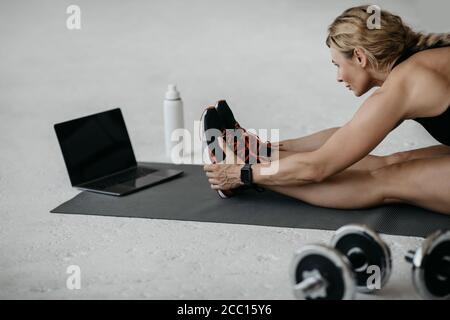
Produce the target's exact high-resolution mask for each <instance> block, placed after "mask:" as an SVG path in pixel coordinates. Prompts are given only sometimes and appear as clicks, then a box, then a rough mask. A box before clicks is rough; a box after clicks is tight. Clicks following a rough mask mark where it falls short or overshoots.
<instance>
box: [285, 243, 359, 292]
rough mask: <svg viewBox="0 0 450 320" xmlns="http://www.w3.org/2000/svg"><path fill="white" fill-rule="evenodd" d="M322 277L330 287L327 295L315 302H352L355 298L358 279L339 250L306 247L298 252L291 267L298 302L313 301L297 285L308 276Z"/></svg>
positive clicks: (317, 246) (326, 290)
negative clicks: (297, 288)
mask: <svg viewBox="0 0 450 320" xmlns="http://www.w3.org/2000/svg"><path fill="white" fill-rule="evenodd" d="M311 274H320V276H321V277H322V278H323V280H324V282H325V283H326V286H325V288H324V294H323V296H319V297H315V298H314V299H315V300H348V299H353V297H354V295H355V291H356V288H355V279H354V277H353V272H352V270H351V267H350V262H349V261H348V260H347V258H346V257H345V256H344V255H342V254H341V253H340V252H338V251H337V250H335V249H333V248H330V247H327V246H324V245H320V244H312V245H306V246H304V247H302V248H301V249H300V250H298V251H297V252H296V253H295V255H294V259H293V261H292V265H291V281H292V283H293V286H294V295H295V296H296V298H298V299H307V300H311V299H313V298H312V297H311V296H307V295H306V296H305V293H304V292H303V291H301V290H296V289H295V286H296V285H298V284H299V283H301V282H302V281H303V280H305V275H306V276H308V275H311Z"/></svg>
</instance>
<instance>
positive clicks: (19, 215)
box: [0, 0, 449, 299]
mask: <svg viewBox="0 0 450 320" xmlns="http://www.w3.org/2000/svg"><path fill="white" fill-rule="evenodd" d="M445 3H446V1H433V2H432V4H431V2H429V1H395V2H392V3H391V2H388V1H380V2H378V4H380V5H381V6H382V7H383V8H387V9H390V10H392V11H395V12H397V13H399V14H401V15H402V16H403V17H404V18H405V19H406V21H408V22H409V23H411V25H413V26H414V27H415V28H417V29H420V30H426V31H436V32H443V31H448V29H449V24H448V19H447V17H446V14H447V13H448V11H449V10H448V9H449V6H448V4H445ZM70 4H72V1H29V2H22V1H21V2H19V1H2V2H0V41H1V49H0V70H1V71H0V298H3V299H5V298H12V299H17V298H25V299H29V298H38V299H51V298H63V299H79V298H87V299H97V298H106V299H126V298H137V299H141V298H142V299H145V298H150V299H165V298H169V299H172V298H174V299H179V298H186V299H197V298H199V299H271V298H274V299H291V298H293V296H292V293H291V290H290V284H289V277H288V269H289V264H290V261H291V257H292V255H293V252H294V251H295V249H297V248H299V247H301V246H302V245H304V244H306V243H310V242H327V241H328V240H329V239H330V237H331V234H332V233H331V232H327V231H319V230H302V229H289V228H268V227H257V226H244V225H242V226H241V225H226V224H211V223H194V222H178V221H163V220H159V221H157V220H145V219H125V218H112V217H111V218H108V217H95V216H90V217H88V216H69V215H56V214H50V213H49V210H51V209H52V208H53V207H55V206H57V205H58V204H60V203H61V202H63V201H65V200H67V199H69V198H71V197H72V196H74V195H75V194H77V191H75V190H73V189H72V188H71V187H70V185H69V180H68V176H67V173H66V170H65V167H64V163H63V159H62V157H61V154H60V150H59V147H58V144H57V141H56V137H55V134H54V131H53V124H54V123H57V122H60V121H64V120H68V119H71V118H74V117H79V116H83V115H86V114H90V113H94V112H98V111H102V110H105V109H108V108H111V107H116V106H118V107H121V108H122V110H123V112H124V116H125V120H126V122H127V125H128V130H129V133H130V136H131V139H132V142H133V145H134V148H135V152H136V155H137V158H138V159H139V160H142V161H165V160H166V158H165V157H164V147H163V144H162V141H163V126H162V99H163V95H164V92H165V89H166V86H167V84H169V83H176V84H177V85H178V87H179V89H180V91H181V94H182V97H183V99H184V103H185V119H186V127H187V128H189V129H190V130H192V128H193V123H194V120H197V119H198V118H199V116H200V113H201V111H202V109H203V107H204V106H206V105H207V104H210V103H214V102H215V100H217V99H218V98H226V99H227V100H228V101H229V103H230V104H231V106H232V107H233V110H235V113H236V114H237V116H238V118H239V120H240V122H241V123H242V124H243V125H245V126H248V127H253V128H280V133H281V138H290V137H295V136H301V135H305V134H308V133H312V132H314V131H316V130H320V129H323V128H326V127H331V126H336V125H342V124H343V123H345V121H347V120H349V118H350V117H351V115H352V114H353V112H354V111H355V110H356V108H357V107H358V106H359V105H360V103H361V102H362V101H363V99H364V97H363V98H355V97H353V96H352V95H351V94H350V93H349V92H348V91H347V90H345V88H343V86H342V85H339V84H337V83H336V81H335V72H336V70H335V69H334V67H333V66H332V65H331V63H330V57H329V53H328V49H327V47H326V46H325V44H324V39H325V35H326V27H327V26H328V25H329V23H330V22H331V21H332V19H333V18H334V17H335V16H337V15H338V14H339V13H340V12H341V11H343V10H344V9H345V8H347V7H349V6H351V5H355V4H359V3H358V2H356V1H339V2H337V1H311V2H306V1H294V0H283V1H167V0H164V1H154V0H152V1H130V2H123V1H87V0H80V1H77V2H76V4H78V5H79V6H80V7H81V10H82V29H81V30H79V31H69V30H67V28H66V18H67V16H68V15H67V14H66V8H67V6H68V5H70ZM434 143H435V141H434V140H433V139H432V138H430V137H429V136H428V135H427V133H426V132H425V131H424V130H423V129H422V128H420V127H419V126H417V125H416V124H414V123H405V124H403V125H402V126H401V127H400V128H398V130H396V131H395V132H394V133H392V134H391V135H390V136H389V137H388V138H387V139H386V140H385V141H384V142H383V143H382V144H381V145H380V146H379V147H378V148H377V149H376V150H375V153H377V154H387V153H391V152H394V151H400V150H406V149H411V148H416V147H420V146H426V145H431V144H434ZM385 239H386V241H387V242H388V243H389V245H390V246H391V249H392V251H393V255H394V273H393V276H392V279H391V281H390V282H389V284H388V286H387V287H386V288H385V290H383V291H382V292H381V293H380V294H379V295H377V296H359V298H380V299H397V298H408V299H415V298H417V296H416V294H415V292H414V289H413V287H412V284H411V281H410V269H409V266H407V264H406V262H404V261H403V258H402V256H403V254H404V253H405V252H406V250H408V249H411V248H416V247H417V246H418V245H419V244H420V242H421V239H419V238H408V237H396V236H385ZM69 265H78V266H80V268H81V272H82V288H81V289H80V290H68V289H67V288H66V279H67V276H68V275H67V274H66V268H67V267H68V266H69Z"/></svg>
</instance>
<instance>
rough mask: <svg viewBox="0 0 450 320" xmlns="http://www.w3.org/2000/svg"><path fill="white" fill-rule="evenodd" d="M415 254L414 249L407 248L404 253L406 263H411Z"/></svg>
mask: <svg viewBox="0 0 450 320" xmlns="http://www.w3.org/2000/svg"><path fill="white" fill-rule="evenodd" d="M415 254H416V252H415V251H414V250H409V251H408V253H407V254H406V255H405V260H406V261H407V262H408V263H413V261H414V256H415Z"/></svg>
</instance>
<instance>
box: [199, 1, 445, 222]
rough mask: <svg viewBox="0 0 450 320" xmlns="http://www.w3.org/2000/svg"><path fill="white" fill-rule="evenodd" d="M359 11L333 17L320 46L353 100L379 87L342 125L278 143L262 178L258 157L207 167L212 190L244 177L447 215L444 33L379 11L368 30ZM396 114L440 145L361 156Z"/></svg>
mask: <svg viewBox="0 0 450 320" xmlns="http://www.w3.org/2000/svg"><path fill="white" fill-rule="evenodd" d="M366 9H367V7H366V6H361V7H354V8H350V9H348V10H346V11H345V12H343V13H342V14H341V15H340V16H338V17H337V18H336V19H335V21H334V22H333V23H332V24H331V25H330V27H329V29H328V37H327V39H326V44H327V46H328V47H329V48H330V53H331V58H332V62H333V64H335V65H336V68H337V81H338V82H340V83H342V84H343V85H344V86H345V87H346V88H348V89H349V90H351V91H353V93H354V94H355V95H356V96H361V95H363V94H364V93H366V92H367V91H369V90H370V89H371V88H374V87H379V88H378V89H377V90H376V91H375V92H374V93H373V94H372V95H371V96H370V97H368V98H367V99H366V100H365V101H364V103H363V104H362V105H361V106H360V108H359V109H358V110H357V112H356V113H355V115H354V116H353V118H352V119H351V120H350V121H349V122H348V123H346V124H345V125H344V126H342V127H339V128H330V129H327V130H324V131H321V132H317V133H315V134H312V135H310V136H306V137H302V138H299V139H292V140H286V141H282V142H280V143H279V145H278V148H279V160H274V161H278V163H276V165H277V166H278V167H279V170H278V171H277V173H275V174H272V175H263V174H262V173H261V169H262V168H263V167H265V166H268V165H269V164H264V163H258V164H253V165H252V166H249V165H246V166H245V169H246V170H247V171H246V172H245V174H244V175H243V171H242V170H243V169H244V166H243V165H242V164H212V165H206V166H205V167H204V170H205V171H206V175H207V177H208V179H209V182H210V184H211V188H212V189H215V190H230V189H234V188H237V187H239V186H241V185H242V184H243V183H244V182H245V183H246V184H249V183H251V184H255V185H259V186H262V187H264V188H267V189H271V190H273V191H276V192H279V193H282V194H285V195H288V196H291V197H294V198H297V199H300V200H302V201H305V202H307V203H310V204H313V205H317V206H323V207H330V208H340V209H352V208H366V207H372V206H377V205H381V204H385V203H410V204H414V205H417V206H421V207H424V208H427V209H431V210H434V211H437V212H441V213H446V214H450V108H449V106H450V47H449V46H450V34H448V33H446V34H422V33H417V32H414V31H413V30H411V29H410V28H409V27H408V26H407V25H405V24H404V23H403V21H402V19H401V18H400V17H398V16H396V15H394V14H391V13H389V12H387V11H384V10H383V11H382V12H381V29H373V30H370V29H368V28H367V24H366V21H367V19H368V18H369V16H370V14H369V13H368V12H367V10H366ZM404 120H415V121H417V122H418V123H420V124H421V125H422V126H423V127H424V128H425V129H426V130H427V131H428V132H429V133H430V134H431V135H432V136H433V137H434V138H435V139H436V140H437V141H439V142H440V144H438V145H435V146H431V147H428V148H422V149H417V150H411V151H406V152H398V153H394V154H392V155H388V156H374V155H370V154H369V153H370V152H371V151H372V150H373V149H374V148H375V147H376V146H377V145H378V144H379V143H380V142H381V141H382V140H383V139H384V138H385V137H386V136H387V135H388V134H389V133H390V132H391V131H392V130H394V129H395V128H396V127H397V126H398V125H399V124H400V123H401V122H402V121H404ZM272 165H274V163H272ZM248 170H250V171H248ZM248 172H250V175H249V174H248ZM242 177H244V178H242ZM243 179H245V180H250V181H243Z"/></svg>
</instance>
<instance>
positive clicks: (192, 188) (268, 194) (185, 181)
mask: <svg viewBox="0 0 450 320" xmlns="http://www.w3.org/2000/svg"><path fill="white" fill-rule="evenodd" d="M147 164H148V165H151V166H152V167H155V168H169V167H170V168H176V169H181V170H183V171H184V174H183V175H182V176H181V177H179V178H176V179H174V180H171V181H169V182H165V183H162V184H159V185H156V186H153V187H151V188H148V189H144V190H142V191H139V192H137V193H133V194H130V195H127V196H125V197H114V196H107V195H101V194H95V193H91V192H81V193H80V194H78V195H77V196H75V197H74V198H73V199H71V200H69V201H67V202H65V203H63V204H62V205H60V206H58V207H57V208H55V209H53V210H52V211H51V212H54V213H68V214H86V215H101V216H120V217H137V218H150V219H167V220H186V221H201V222H219V223H237V224H251V225H261V226H274V227H291V228H310V229H326V230H336V229H337V228H339V227H340V226H342V225H345V224H349V223H363V224H366V225H368V226H370V227H372V228H373V229H375V230H377V231H378V232H381V233H386V234H394V235H405V236H420V237H425V236H427V235H428V234H430V233H431V232H433V231H435V230H437V229H439V228H447V229H450V216H446V215H443V214H439V213H435V212H432V211H428V210H424V209H421V208H417V207H414V206H409V205H389V206H387V205H386V206H380V207H377V208H373V209H365V210H336V209H327V208H320V207H315V206H311V205H308V204H306V203H303V202H301V201H298V200H295V199H292V198H289V197H287V196H283V195H281V194H277V193H275V192H272V191H269V190H265V191H263V192H257V191H255V190H244V191H242V192H240V193H239V195H237V196H235V197H233V198H230V199H221V198H219V196H218V195H217V193H216V192H215V191H213V190H211V189H210V186H209V184H208V181H207V179H206V176H205V174H204V172H203V166H199V165H173V164H163V163H147Z"/></svg>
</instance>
